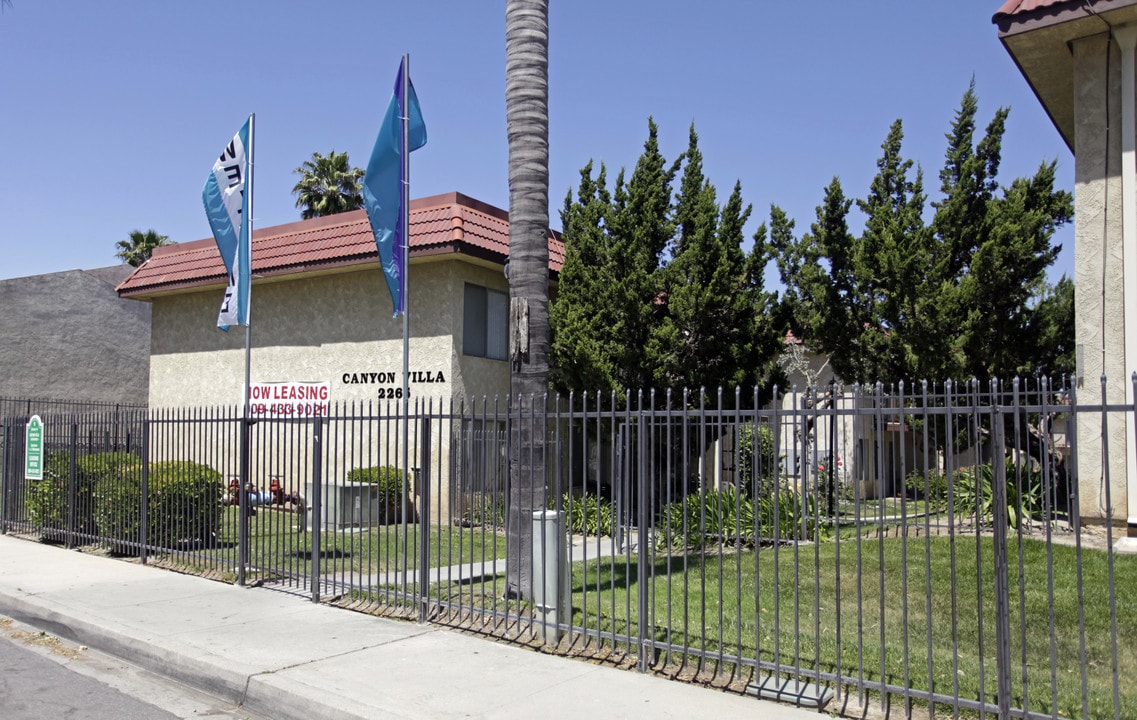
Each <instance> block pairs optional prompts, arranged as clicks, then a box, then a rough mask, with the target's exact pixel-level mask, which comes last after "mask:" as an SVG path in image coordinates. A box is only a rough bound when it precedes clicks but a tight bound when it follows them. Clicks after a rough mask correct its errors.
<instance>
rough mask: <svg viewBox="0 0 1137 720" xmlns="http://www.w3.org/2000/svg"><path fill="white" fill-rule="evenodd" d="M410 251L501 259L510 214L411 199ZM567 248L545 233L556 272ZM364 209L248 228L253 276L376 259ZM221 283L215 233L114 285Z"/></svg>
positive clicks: (129, 290) (160, 256) (145, 291)
mask: <svg viewBox="0 0 1137 720" xmlns="http://www.w3.org/2000/svg"><path fill="white" fill-rule="evenodd" d="M410 230H411V232H410V256H411V258H412V259H414V258H417V257H423V256H427V255H440V254H446V253H462V254H465V255H469V256H473V257H477V258H481V259H484V260H490V261H492V262H496V263H500V264H504V263H505V261H506V259H507V258H508V257H509V215H508V213H506V212H505V211H504V210H501V209H499V208H496V207H493V206H492V205H487V204H486V203H483V202H480V201H478V200H474V199H473V198H469V197H467V196H465V195H462V194H461V193H447V194H445V195H433V196H431V197H426V198H419V199H417V200H412V201H411V208H410ZM564 258H565V245H564V242H563V241H562V240H561V238H560V236H559V235H558V234H556V233H554V232H553V231H552V230H550V231H549V270H550V271H553V272H559V271H560V269H561V266H562V265H563V264H564ZM378 262H379V258H378V256H377V254H376V251H375V240H374V236H373V235H372V234H371V225H370V224H369V223H368V222H367V213H366V212H365V211H363V210H353V211H352V212H346V213H341V214H339V215H329V216H327V217H322V218H315V219H312V220H301V221H300V222H294V223H288V224H286V225H276V226H273V227H267V228H254V230H253V277H254V278H261V277H272V276H280V275H294V274H299V273H309V272H317V271H322V270H329V269H334V268H340V267H347V266H354V265H367V264H372V263H373V264H378ZM224 282H225V266H224V264H223V263H222V262H221V255H220V254H219V253H218V252H217V245H216V243H214V241H213V238H207V239H205V240H195V241H193V242H187V243H178V244H176V245H167V246H163V247H159V248H155V250H154V254H153V255H151V257H150V259H149V260H147V261H146V262H145V263H143V264H142V265H141V266H140V267H138V268H137V269H136V270H135V271H134V272H133V273H131V275H130V277H128V278H127V279H126V280H124V281H123V282H122V283H121V284H120V285H119V286H118V288H117V289H118V293H119V295H120V296H122V297H146V296H150V295H155V294H160V293H164V292H170V291H174V290H181V289H185V288H191V287H203V286H209V285H220V284H223V283H224Z"/></svg>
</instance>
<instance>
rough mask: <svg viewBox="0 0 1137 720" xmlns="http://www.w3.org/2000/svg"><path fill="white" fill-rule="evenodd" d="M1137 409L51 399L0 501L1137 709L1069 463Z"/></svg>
mask: <svg viewBox="0 0 1137 720" xmlns="http://www.w3.org/2000/svg"><path fill="white" fill-rule="evenodd" d="M21 418H23V421H21ZM1133 418H1134V408H1133V406H1132V405H1117V406H1113V405H1105V406H1102V405H1094V406H1089V405H1083V404H1079V402H1078V400H1077V394H1076V391H1075V389H1074V388H1066V387H1061V386H1059V387H1054V386H1052V385H1050V384H1049V383H1048V382H1046V381H1045V380H1040V381H1033V380H1032V381H1030V382H1023V383H1019V382H1015V383H1009V384H1006V385H1001V384H994V385H989V386H981V385H979V384H977V383H965V384H951V383H945V384H944V385H943V386H927V385H923V386H920V387H919V388H917V389H916V391H915V392H913V391H912V390H911V389H910V388H905V387H904V386H896V387H889V388H885V387H883V386H875V387H869V388H864V387H855V386H854V387H845V388H842V387H837V386H830V387H827V388H810V389H809V390H808V391H807V392H800V393H799V392H797V391H792V392H788V393H780V392H778V391H776V390H775V391H772V392H769V393H760V392H758V391H754V392H751V393H749V394H743V393H740V392H734V393H723V392H717V393H715V394H713V395H711V394H707V393H692V392H683V393H676V392H665V393H649V394H637V395H634V396H630V397H626V398H623V397H617V396H616V395H615V394H607V395H597V394H588V395H572V396H567V397H556V398H549V399H545V398H541V399H539V400H537V401H536V402H530V401H529V400H525V401H524V402H522V403H520V404H519V405H514V404H513V403H511V402H510V401H509V400H508V399H506V400H494V399H486V400H478V401H476V402H449V401H446V402H443V403H439V402H438V401H430V400H419V401H417V402H415V403H414V405H413V407H411V408H410V410H409V412H407V413H405V414H404V413H403V412H402V411H401V407H400V406H397V405H379V404H371V405H366V404H365V405H359V404H355V405H346V406H339V407H332V408H331V412H330V414H329V415H328V416H325V417H320V418H316V419H296V418H291V419H274V418H260V419H257V420H256V421H252V422H245V421H244V420H243V419H242V418H241V414H240V412H239V409H238V408H215V409H193V410H178V411H151V412H146V413H142V412H123V411H121V410H120V411H118V412H114V413H105V412H104V413H93V414H76V413H67V414H62V415H58V416H51V415H45V427H46V429H47V432H48V433H49V434H51V436H52V438H53V441H52V442H51V443H49V457H48V460H47V462H46V470H47V472H46V473H45V478H44V480H42V481H38V482H28V481H26V480H25V479H24V478H23V477H22V473H21V470H22V467H23V466H22V458H21V456H20V452H21V451H20V448H22V445H21V438H22V433H23V429H22V427H23V426H22V425H21V422H26V415H12V416H8V417H6V418H5V419H4V432H5V434H6V437H5V439H4V447H5V448H8V452H7V453H6V455H5V460H4V476H3V485H2V492H0V499H2V502H3V507H0V523H2V529H3V531H4V532H8V533H17V534H21V535H26V536H29V537H31V538H35V539H41V540H44V541H49V542H60V543H65V544H68V545H85V544H96V545H99V546H102V547H103V548H105V549H107V550H110V551H112V552H116V553H121V554H123V555H127V556H132V557H141V558H142V559H143V561H145V562H149V563H154V564H160V565H170V566H175V567H177V568H179V569H182V570H187V569H188V570H191V571H194V572H199V573H201V574H203V575H207V576H211V577H215V578H218V579H221V580H225V581H230V582H237V583H243V584H259V583H271V584H274V585H277V586H280V587H284V588H290V589H292V590H294V591H296V592H301V593H304V594H305V595H307V596H310V597H311V598H312V599H313V600H315V601H320V602H329V603H335V604H340V605H344V606H349V607H352V608H354V609H360V610H366V611H371V612H375V613H381V614H390V615H400V616H406V617H410V618H415V619H418V620H421V621H429V622H434V623H441V624H447V625H451V626H455V627H461V628H464V629H466V630H469V631H472V632H478V633H485V634H488V635H494V636H497V637H502V638H507V639H516V640H520V641H524V642H538V641H539V642H544V643H545V645H546V646H547V647H550V648H555V649H557V650H558V651H560V652H564V653H567V654H573V655H585V656H588V657H590V658H597V659H602V660H604V661H607V662H612V663H616V664H621V665H626V666H628V667H630V668H635V669H637V670H639V671H641V672H654V673H660V674H664V675H668V676H671V677H674V678H677V679H685V680H692V681H699V682H707V683H710V684H712V685H715V686H717V687H720V688H723V689H728V690H735V691H738V692H750V693H752V694H757V695H762V696H766V697H776V698H780V699H782V700H788V701H791V702H798V703H803V704H818V705H825V706H826V707H827V709H829V710H834V709H836V710H839V711H844V712H847V713H857V714H861V713H863V712H865V709H866V708H876V707H881V708H884V709H886V710H889V711H891V712H902V713H904V714H906V715H908V716H911V715H913V714H923V713H925V712H931V713H932V714H933V715H934V714H936V713H940V714H943V713H951V714H952V715H953V716H957V715H958V714H960V713H963V714H968V715H971V714H977V715H979V716H981V717H982V716H984V715H986V714H987V713H991V714H994V715H996V716H998V717H1020V718H1057V717H1070V718H1108V717H1113V718H1121V717H1133V716H1134V708H1137V657H1135V656H1134V654H1133V652H1132V648H1133V647H1135V646H1137V614H1135V613H1132V612H1130V611H1129V610H1128V609H1127V608H1126V607H1125V601H1126V600H1127V599H1128V598H1131V597H1135V596H1137V556H1132V555H1122V554H1119V553H1117V552H1116V551H1115V549H1114V543H1115V541H1116V540H1117V539H1118V538H1119V535H1118V533H1119V531H1118V530H1116V529H1115V528H1114V526H1113V525H1112V524H1110V523H1108V522H1103V521H1102V518H1107V517H1114V518H1119V517H1120V518H1124V508H1116V507H1114V506H1113V504H1112V501H1111V498H1110V492H1109V487H1110V483H1109V482H1108V479H1106V480H1105V482H1104V485H1102V482H1101V479H1100V478H1098V477H1090V478H1084V477H1080V476H1079V473H1078V462H1077V454H1078V452H1080V451H1081V450H1085V449H1086V448H1089V447H1090V446H1091V445H1093V444H1095V443H1096V444H1097V445H1099V446H1100V445H1104V444H1105V442H1104V440H1103V439H1106V438H1109V437H1111V428H1113V427H1116V426H1118V425H1119V424H1120V426H1122V427H1124V424H1125V422H1126V421H1127V419H1128V420H1133ZM1087 419H1090V420H1092V423H1093V425H1094V426H1095V427H1099V428H1100V429H1101V431H1100V433H1099V434H1096V435H1095V436H1094V437H1081V438H1079V437H1078V427H1079V421H1080V420H1082V421H1085V420H1087ZM1083 427H1084V424H1083ZM522 431H524V432H522ZM525 434H527V435H530V436H531V437H533V438H534V442H535V443H536V444H537V445H538V449H536V450H534V449H533V448H532V447H531V446H528V445H527V446H526V447H520V443H519V440H518V438H519V437H521V436H522V435H525ZM1083 434H1084V433H1083ZM54 438H58V442H56V441H55V440H54ZM100 439H104V440H103V441H102V444H100V442H99V441H100ZM110 439H114V442H111V441H110ZM1132 441H1133V440H1132V438H1130V439H1129V442H1132ZM1100 450H1101V452H1102V454H1103V457H1106V458H1108V456H1109V453H1111V452H1112V453H1116V452H1122V453H1123V452H1124V449H1123V448H1117V447H1114V448H1109V447H1104V448H1100ZM1103 467H1106V466H1104V465H1103ZM1107 474H1108V473H1107ZM530 479H531V480H532V481H531V482H530V481H529V480H530ZM519 481H522V482H520V484H519ZM1090 486H1092V487H1094V488H1100V487H1104V489H1105V493H1104V496H1103V499H1102V500H1101V501H1100V502H1099V503H1098V507H1097V511H1098V512H1096V513H1095V514H1096V517H1094V518H1083V517H1082V515H1083V510H1082V509H1081V508H1083V507H1084V503H1083V498H1082V497H1081V495H1082V493H1083V492H1084V489H1085V488H1087V487H1090ZM530 518H532V524H530V522H529V519H530ZM1089 520H1093V521H1094V522H1089ZM513 523H520V525H518V526H516V527H511V525H512V524H513ZM511 530H514V531H516V532H510V531H511ZM519 536H520V537H521V538H522V539H521V540H520V541H518V539H517V538H518V537H519ZM525 538H529V539H530V540H526V539H525ZM509 568H513V569H517V568H521V569H522V570H523V572H521V573H520V576H521V577H522V578H528V577H531V579H532V581H531V582H532V588H531V589H529V588H526V593H525V595H524V597H522V598H517V597H513V596H512V594H511V593H510V592H509V591H508V578H509V577H510V573H509V572H507V570H508V569H509ZM1119 601H1120V604H1121V606H1120V607H1119Z"/></svg>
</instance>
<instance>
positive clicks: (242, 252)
mask: <svg viewBox="0 0 1137 720" xmlns="http://www.w3.org/2000/svg"><path fill="white" fill-rule="evenodd" d="M252 121H253V119H252V117H250V118H249V119H248V120H247V121H246V122H245V124H244V126H242V127H241V130H240V131H239V132H238V133H237V134H236V135H234V136H233V139H232V140H231V141H230V142H229V144H228V145H226V146H225V149H224V150H223V151H222V152H221V156H220V157H218V158H217V162H215V163H213V170H212V171H211V172H210V173H209V177H208V178H206V180H205V189H204V190H202V193H201V197H202V201H203V202H204V203H205V214H206V215H207V216H208V217H209V227H210V229H211V230H212V231H213V240H214V241H215V242H216V243H217V250H218V251H219V252H220V253H221V259H222V260H223V261H224V262H225V272H226V273H227V274H228V276H229V286H228V287H227V288H226V289H225V299H224V301H222V303H221V311H220V312H219V313H218V315H217V327H219V328H221V329H222V330H228V329H229V326H230V325H248V324H249V276H250V275H251V264H252V263H251V260H252V258H251V256H252V238H251V237H250V236H251V233H250V230H249V195H250V194H251V188H249V190H250V192H248V193H247V192H245V190H246V187H245V184H246V182H247V181H248V179H249V162H250V156H251V148H250V147H249V133H250V131H251V125H252Z"/></svg>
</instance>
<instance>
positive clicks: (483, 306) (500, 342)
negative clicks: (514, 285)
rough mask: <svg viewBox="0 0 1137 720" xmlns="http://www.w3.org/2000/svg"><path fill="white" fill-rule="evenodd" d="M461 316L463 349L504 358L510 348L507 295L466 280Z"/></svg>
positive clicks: (483, 355) (490, 356) (498, 358)
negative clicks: (507, 330) (462, 317)
mask: <svg viewBox="0 0 1137 720" xmlns="http://www.w3.org/2000/svg"><path fill="white" fill-rule="evenodd" d="M463 316H464V321H463V324H462V353H463V354H465V355H474V356H475V357H484V358H490V359H491V360H505V359H506V355H507V354H508V351H509V342H508V336H507V335H506V326H507V325H508V322H509V296H508V295H506V294H505V293H503V292H498V291H496V290H490V289H488V288H484V287H481V286H480V285H470V284H469V283H467V284H466V293H465V298H464V302H463Z"/></svg>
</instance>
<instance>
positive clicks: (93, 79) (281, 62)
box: [0, 0, 1073, 278]
mask: <svg viewBox="0 0 1137 720" xmlns="http://www.w3.org/2000/svg"><path fill="white" fill-rule="evenodd" d="M999 5H1000V2H999V0H940V1H939V2H929V1H914V0H874V1H873V2H847V1H845V0H819V1H817V2H767V1H761V2H755V1H754V0H722V1H716V0H708V1H707V2H702V3H693V2H690V1H689V0H687V1H683V2H679V1H675V0H666V1H664V0H636V1H632V0H626V1H620V0H603V1H598V0H571V1H569V0H554V2H553V3H552V9H551V13H550V15H551V16H550V36H551V39H550V72H549V74H550V101H549V104H550V143H551V159H550V171H551V178H550V180H551V182H550V208H551V211H552V217H551V224H552V226H553V227H555V228H559V227H560V219H559V214H558V212H559V210H560V208H561V206H562V204H563V200H564V197H565V194H566V191H567V190H568V189H569V188H570V187H575V185H576V183H577V180H578V178H579V170H580V168H581V167H582V166H583V165H584V164H585V163H586V162H588V160H589V159H590V158H591V159H595V160H596V161H597V163H599V162H604V163H605V164H607V166H608V167H609V169H610V175H611V176H614V174H615V172H614V171H615V170H616V169H618V168H620V167H627V168H628V169H629V170H630V169H631V167H632V166H633V165H634V164H635V161H636V159H637V158H638V156H639V154H640V151H641V149H642V146H643V141H644V139H645V137H646V134H647V118H648V116H654V118H655V120H656V122H657V123H658V125H659V128H660V136H661V146H662V150H663V153H664V155H665V156H666V157H667V158H668V160H672V159H674V158H675V157H676V156H677V155H678V154H679V153H680V152H681V151H682V150H683V149H684V148H685V147H686V143H687V130H688V127H689V126H690V125H691V123H692V122H694V124H695V127H696V129H697V131H698V132H699V136H700V145H701V147H702V150H703V154H704V167H705V171H706V174H707V176H708V178H709V179H710V181H711V182H712V183H713V184H715V185H716V186H717V188H718V190H719V196H720V199H724V198H725V196H726V195H727V194H728V193H729V192H730V189H731V188H732V186H733V185H734V182H735V181H736V180H739V181H741V183H742V189H743V197H744V199H745V200H746V201H747V202H749V203H752V204H753V205H754V208H755V211H754V215H753V218H752V220H751V222H750V224H749V227H748V234H750V233H752V232H753V229H754V227H755V226H756V225H757V223H758V221H759V220H760V219H762V218H766V217H768V211H769V206H770V204H771V203H776V204H778V205H780V206H781V207H783V208H784V209H785V210H786V211H787V212H788V213H789V214H790V216H791V217H793V218H794V219H795V220H796V221H797V229H798V231H799V233H800V232H801V231H804V230H806V229H808V227H809V224H810V222H812V221H813V219H814V208H815V207H816V206H817V205H818V203H819V202H820V201H821V198H822V190H823V188H824V186H825V185H826V184H827V183H828V182H829V181H830V179H831V178H832V177H833V176H834V175H837V176H839V177H840V178H841V181H842V184H843V186H844V189H845V193H846V195H847V196H850V197H864V195H865V194H866V191H867V188H868V184H869V182H870V180H871V178H872V176H873V174H874V173H875V169H876V168H875V162H876V159H877V157H878V156H879V154H880V144H881V142H882V141H883V140H884V137H885V135H886V133H887V131H888V127H889V124H890V123H891V122H892V121H893V120H895V119H896V118H902V119H903V120H904V129H905V145H904V152H905V154H906V155H907V156H908V157H910V158H912V159H914V160H915V161H917V162H919V163H920V164H921V165H922V166H923V168H924V170H925V176H926V177H925V180H926V185H927V188H928V190H929V191H930V192H931V194H932V197H933V198H935V197H936V190H937V189H938V186H939V180H938V172H939V169H940V166H941V164H942V160H943V154H944V148H945V140H944V133H946V132H947V131H948V129H949V123H950V122H951V119H952V116H953V113H954V111H955V109H956V107H957V106H958V103H959V100H960V97H961V96H962V94H963V92H964V91H965V90H966V89H967V86H968V83H969V82H970V81H971V79H972V77H973V76H974V78H975V83H976V89H977V93H978V97H979V101H980V110H979V113H980V115H979V120H980V125H981V126H984V125H986V123H987V121H988V120H989V119H990V117H991V114H992V113H993V112H994V111H995V109H996V108H997V107H998V106H1000V105H1008V106H1010V107H1011V108H1012V111H1011V115H1010V119H1009V122H1008V129H1007V134H1006V138H1005V140H1004V144H1003V151H1004V162H1003V165H1002V168H1001V174H1000V180H1001V181H1002V182H1003V184H1009V182H1010V181H1011V180H1012V179H1013V178H1014V177H1017V176H1021V175H1029V174H1032V173H1033V172H1034V171H1035V170H1036V169H1037V167H1038V165H1039V163H1040V162H1042V161H1043V160H1052V159H1057V161H1058V178H1059V184H1060V186H1061V187H1063V188H1065V189H1067V190H1071V191H1072V190H1073V156H1072V154H1071V153H1070V151H1069V150H1068V149H1067V148H1066V146H1065V144H1064V143H1063V142H1062V140H1061V138H1060V137H1059V135H1058V132H1057V131H1056V130H1055V129H1054V127H1053V125H1052V124H1051V123H1050V121H1049V119H1048V118H1047V117H1046V115H1045V113H1044V112H1043V111H1042V108H1041V107H1040V106H1039V104H1038V102H1037V100H1036V99H1035V98H1034V96H1033V94H1032V93H1031V92H1030V89H1029V88H1028V86H1027V84H1026V82H1025V80H1023V78H1022V77H1021V75H1020V74H1019V72H1018V70H1017V69H1016V68H1015V66H1014V63H1013V62H1012V61H1011V59H1010V56H1009V55H1008V54H1007V52H1006V51H1005V50H1004V49H1003V47H1002V45H1001V44H1000V43H999V41H998V38H997V34H996V29H995V27H994V25H992V24H991V15H992V14H993V13H994V12H995V10H996V9H998V7H999ZM504 7H505V3H504V0H429V1H418V2H412V1H409V0H403V1H401V2H387V1H386V0H325V1H324V2H312V1H311V0H244V1H241V2H236V1H233V0H194V1H193V2H159V1H156V0H114V1H113V2H91V0H11V6H10V7H5V8H4V11H3V14H0V68H2V69H3V72H2V73H0V98H2V100H0V142H2V143H3V152H2V154H0V157H2V159H3V160H2V163H3V164H2V176H0V258H2V259H0V278H6V277H20V276H25V275H34V274H39V273H47V272H55V271H61V270H69V269H75V268H93V267H102V266H105V265H112V264H115V263H116V262H117V260H116V258H115V257H114V252H115V243H116V242H117V241H119V240H122V239H125V238H126V237H127V235H128V233H129V232H130V231H131V230H133V229H141V230H146V229H150V228H153V229H155V230H157V231H158V232H159V233H161V234H164V235H168V236H169V237H170V239H171V240H174V241H178V242H185V241H190V240H198V239H201V238H206V237H209V226H208V224H207V223H206V218H205V213H204V211H203V209H202V203H201V188H202V184H203V183H204V181H205V177H206V174H207V172H208V171H209V169H210V167H211V166H212V163H213V160H214V159H215V158H216V157H217V155H218V154H219V153H220V151H221V149H222V147H223V146H224V145H225V143H227V142H228V141H229V139H230V138H231V137H232V136H233V134H234V133H235V132H236V131H237V129H238V128H239V127H240V125H241V124H242V123H243V122H244V120H245V118H246V117H247V116H248V114H249V113H250V112H255V113H256V116H257V126H256V160H257V167H256V188H255V206H254V221H255V224H256V226H257V227H267V226H270V225H277V224H281V223H286V222H292V221H295V220H297V219H299V210H297V209H296V207H295V198H294V196H293V195H292V194H291V189H292V186H293V185H294V184H295V182H296V180H297V176H296V175H294V174H293V172H292V170H293V169H294V168H296V167H297V166H298V165H300V164H301V163H302V162H303V161H304V160H306V159H308V158H309V157H310V156H311V154H312V152H313V151H319V152H322V153H327V152H329V151H331V150H333V149H334V150H336V151H347V152H348V154H349V158H350V160H351V162H352V164H354V165H357V166H365V165H366V163H367V158H368V156H369V154H370V151H371V145H372V143H373V142H374V140H375V135H376V132H377V131H378V129H379V123H380V119H381V117H382V114H383V111H384V109H385V107H386V104H387V101H388V99H389V97H390V93H391V87H392V83H393V81H394V76H395V73H396V70H397V68H398V63H399V58H400V57H401V55H402V54H403V53H404V52H407V53H410V55H411V75H412V78H413V80H414V83H415V87H416V89H417V91H418V96H419V99H420V102H421V104H422V109H423V115H424V117H425V120H426V125H427V130H428V134H429V142H428V144H427V145H426V147H424V148H423V149H422V150H419V151H418V152H416V153H415V154H414V155H413V161H412V168H411V194H412V196H413V197H421V196H425V195H433V194H437V193H443V192H450V191H459V192H462V193H465V194H467V195H470V196H472V197H475V198H477V199H479V200H483V201H485V202H488V203H490V204H492V205H496V206H498V207H502V208H507V207H508V185H507V175H506V166H507V148H506V134H505V100H504V92H505V79H504V74H505V48H504V45H505V19H504V15H505V11H504ZM853 222H854V223H856V224H857V225H858V226H859V223H860V218H859V216H856V217H854V218H853ZM1059 237H1060V240H1061V242H1062V243H1063V245H1064V248H1063V253H1062V258H1061V259H1060V262H1059V265H1058V267H1057V273H1062V272H1065V273H1067V274H1072V273H1071V268H1072V257H1073V231H1072V229H1070V228H1069V227H1068V228H1067V229H1064V230H1063V231H1062V232H1061V233H1060V236H1059Z"/></svg>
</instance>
